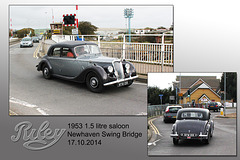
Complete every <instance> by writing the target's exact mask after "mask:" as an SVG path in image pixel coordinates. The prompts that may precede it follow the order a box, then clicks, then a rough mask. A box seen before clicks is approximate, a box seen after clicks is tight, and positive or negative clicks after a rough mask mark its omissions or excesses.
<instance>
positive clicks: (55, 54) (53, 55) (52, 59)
mask: <svg viewBox="0 0 240 160" xmlns="http://www.w3.org/2000/svg"><path fill="white" fill-rule="evenodd" d="M60 53H61V47H55V48H53V49H52V50H51V51H50V54H49V55H48V61H49V63H50V65H51V66H52V69H53V74H55V75H59V74H61V66H60V65H61V63H60Z"/></svg>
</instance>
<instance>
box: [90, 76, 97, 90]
mask: <svg viewBox="0 0 240 160" xmlns="http://www.w3.org/2000/svg"><path fill="white" fill-rule="evenodd" d="M90 85H91V87H92V88H97V87H98V79H97V78H96V77H92V78H91V79H90Z"/></svg>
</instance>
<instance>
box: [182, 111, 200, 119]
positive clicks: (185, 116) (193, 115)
mask: <svg viewBox="0 0 240 160" xmlns="http://www.w3.org/2000/svg"><path fill="white" fill-rule="evenodd" d="M202 118H203V114H202V113H201V112H182V113H181V119H202Z"/></svg>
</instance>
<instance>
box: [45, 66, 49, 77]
mask: <svg viewBox="0 0 240 160" xmlns="http://www.w3.org/2000/svg"><path fill="white" fill-rule="evenodd" d="M48 73H49V71H48V68H44V75H45V76H48Z"/></svg>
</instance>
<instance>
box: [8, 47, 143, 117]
mask: <svg viewBox="0 0 240 160" xmlns="http://www.w3.org/2000/svg"><path fill="white" fill-rule="evenodd" d="M37 46H38V43H35V44H34V47H32V48H20V47H19V43H18V44H14V45H11V46H10V55H9V58H10V60H9V62H10V80H9V82H10V84H9V88H10V103H9V107H10V111H11V113H16V114H18V115H146V112H147V110H146V108H147V107H146V106H147V104H146V103H147V102H146V101H147V84H144V83H140V82H137V81H135V82H134V83H133V85H132V86H130V87H121V88H116V87H115V86H108V87H106V88H105V90H104V91H103V93H92V92H90V91H89V90H88V89H87V87H86V85H85V84H80V83H75V82H70V81H65V80H61V79H57V78H53V79H51V80H46V79H44V78H43V76H42V73H41V72H38V71H37V70H36V67H35V66H36V65H37V64H38V62H39V61H40V59H36V58H33V53H34V51H35V49H36V48H37Z"/></svg>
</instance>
